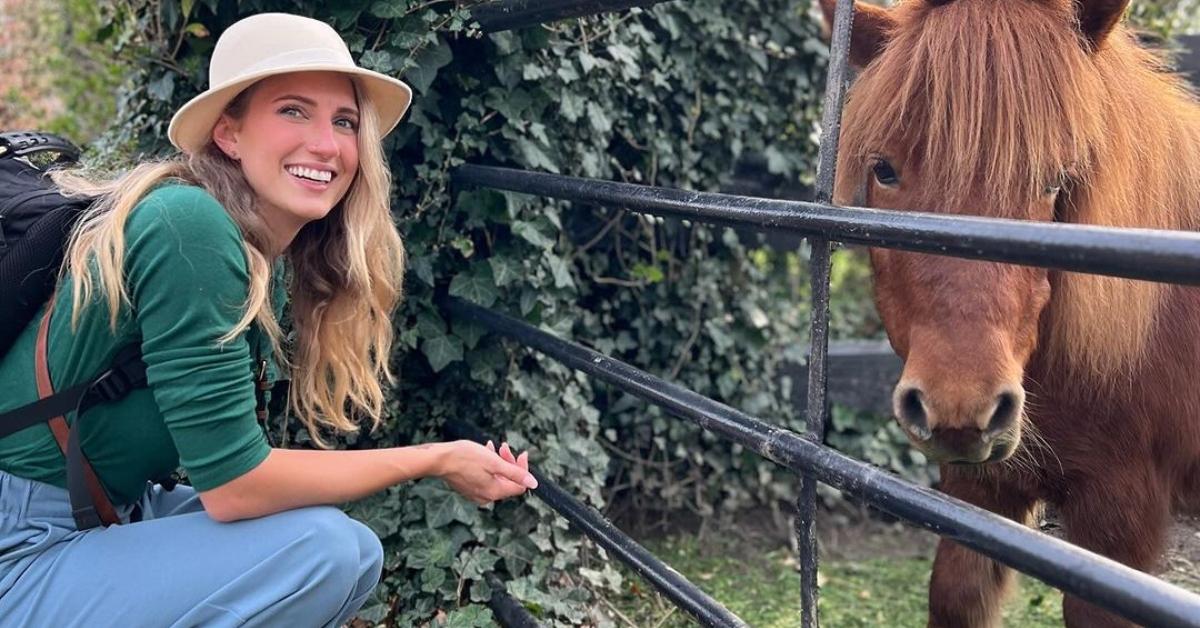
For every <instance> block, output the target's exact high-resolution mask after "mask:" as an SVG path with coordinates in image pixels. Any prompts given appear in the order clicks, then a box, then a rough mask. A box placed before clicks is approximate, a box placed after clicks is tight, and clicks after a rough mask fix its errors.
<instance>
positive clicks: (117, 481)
mask: <svg viewBox="0 0 1200 628" xmlns="http://www.w3.org/2000/svg"><path fill="white" fill-rule="evenodd" d="M210 84H211V87H210V88H209V90H208V91H206V92H204V93H202V94H200V95H199V96H197V97H196V98H195V99H193V100H192V101H191V102H189V103H187V105H185V106H184V107H182V108H181V109H180V110H179V112H178V113H177V114H176V115H175V117H174V118H173V119H172V122H171V127H170V131H169V135H170V138H171V141H172V142H173V143H174V144H175V146H177V147H178V148H180V149H181V151H182V154H181V155H178V156H176V157H173V158H171V159H168V160H166V161H162V162H156V163H148V164H143V165H141V166H138V167H137V168H135V169H133V170H132V171H130V172H129V173H127V174H125V175H123V176H121V177H119V178H117V179H115V180H110V181H102V180H93V179H91V178H88V177H87V176H84V175H81V174H79V173H74V172H66V171H63V172H58V173H55V174H54V178H55V181H56V182H57V183H58V184H59V185H60V186H61V188H62V189H63V190H64V191H66V192H67V193H71V194H78V195H83V196H87V197H91V198H94V199H95V201H94V203H93V204H92V206H91V207H90V209H88V210H87V211H86V212H85V213H84V215H83V217H82V219H81V220H80V222H79V224H78V226H77V227H76V228H75V230H74V231H73V233H72V234H71V239H70V243H69V246H68V251H67V263H66V264H64V266H63V272H62V275H61V277H60V280H59V284H58V286H57V288H56V291H55V294H56V297H55V298H54V299H52V300H51V301H50V303H48V304H47V305H46V306H45V307H44V308H43V311H42V313H41V315H39V316H38V319H37V320H35V321H33V322H32V323H31V324H30V325H29V326H28V328H27V329H25V330H24V331H23V332H22V335H21V336H20V337H19V338H18V340H17V341H16V343H15V344H14V345H13V349H12V350H10V351H9V352H8V353H7V354H5V355H4V356H3V359H0V412H4V411H6V410H9V409H12V408H16V407H21V406H24V405H27V404H30V403H32V402H34V401H36V400H37V399H39V398H40V397H44V396H46V395H47V394H49V391H48V389H51V390H52V389H53V388H54V387H57V388H58V389H59V390H62V389H64V388H67V387H71V386H74V385H76V384H78V383H79V382H83V381H89V380H91V379H92V378H93V377H94V376H95V375H96V374H97V373H98V372H100V371H101V370H103V369H104V368H105V367H106V366H107V365H108V364H109V362H111V360H112V358H113V355H114V354H115V353H117V352H118V351H125V350H126V349H127V348H129V347H133V348H136V349H137V351H138V352H139V353H140V355H141V357H142V360H143V361H144V363H145V372H146V382H147V387H146V388H142V389H137V390H134V391H132V392H131V393H129V394H128V395H127V396H125V397H124V398H122V399H120V400H118V401H115V402H108V403H99V404H97V405H95V406H93V407H89V408H88V409H87V410H85V411H83V412H81V413H78V415H76V413H72V414H71V415H68V416H67V417H66V419H67V421H66V423H65V424H63V425H64V426H65V427H64V428H63V430H64V431H66V430H72V431H75V432H76V433H77V434H78V435H79V438H80V440H81V442H82V451H83V453H84V454H85V456H86V457H87V459H88V460H89V461H90V465H91V466H90V467H89V472H90V471H91V470H94V476H95V477H94V478H93V479H94V481H95V482H94V484H95V488H94V489H93V492H92V495H93V499H94V500H95V501H96V502H97V503H96V504H95V506H96V508H97V511H98V512H100V513H101V514H102V516H103V518H104V523H105V524H108V525H113V527H112V528H110V529H108V530H105V529H103V528H88V527H87V526H84V525H81V524H77V523H76V522H75V521H76V520H75V519H74V518H73V516H72V503H71V499H70V498H69V497H68V493H67V491H66V490H64V487H65V484H66V473H65V470H64V459H63V456H62V454H61V448H62V444H61V443H62V442H63V436H62V435H61V434H59V432H58V430H57V428H52V427H51V426H50V425H47V424H38V425H34V426H32V427H29V428H27V429H25V430H22V431H19V432H16V433H14V434H12V435H10V436H7V437H5V438H2V439H0V515H2V516H0V616H3V617H5V619H6V621H11V622H12V623H14V624H22V625H26V624H28V625H82V624H87V623H95V622H97V621H98V622H99V623H102V624H112V625H212V624H219V625H243V624H254V625H327V626H336V625H340V624H341V623H343V622H344V621H346V620H347V619H348V618H349V617H351V616H352V615H353V614H354V612H355V611H356V610H357V609H358V608H359V607H360V606H361V605H362V604H363V602H364V601H365V600H366V598H367V596H368V594H369V593H370V592H371V590H372V589H373V588H374V586H375V584H376V582H377V581H378V578H379V574H380V569H381V563H382V548H381V547H380V543H379V540H378V539H377V538H376V537H375V535H374V534H373V533H372V532H371V530H370V529H368V528H367V527H366V526H364V525H362V524H360V523H358V522H356V521H353V520H351V519H349V518H348V517H346V516H345V515H344V514H343V513H342V512H341V511H340V510H338V509H336V508H331V507H329V505H331V504H341V503H344V502H347V501H352V500H356V499H359V498H362V497H365V496H367V495H370V494H372V493H375V492H377V491H380V490H382V489H384V488H387V487H389V486H391V485H394V484H397V483H400V482H404V481H407V480H412V479H416V478H421V477H430V476H436V477H440V478H442V479H443V480H445V481H446V482H447V483H448V484H449V485H450V486H451V487H452V488H454V489H455V490H457V491H459V492H460V493H462V494H463V495H465V496H466V497H468V498H469V499H472V500H473V501H475V502H477V503H479V504H486V503H488V502H491V501H494V500H497V499H503V498H506V497H512V496H516V495H520V494H522V493H524V491H525V490H526V489H527V488H533V487H535V486H536V481H535V480H534V479H533V477H532V476H531V475H530V474H529V472H528V456H527V455H526V454H521V455H520V456H519V457H518V456H516V455H514V453H513V452H512V451H511V450H510V449H509V447H508V446H507V444H502V445H501V447H500V448H499V450H496V449H495V448H493V447H492V446H491V444H489V445H488V446H486V447H485V446H480V445H478V444H475V443H472V442H469V441H459V442H453V443H434V444H429V445H422V446H414V447H399V448H389V449H379V450H374V451H298V450H286V449H277V448H272V447H271V446H270V445H269V444H268V443H267V441H266V438H265V435H264V433H263V431H262V429H261V428H260V426H259V425H258V424H257V423H256V422H255V418H256V412H255V409H256V405H261V402H260V401H259V400H256V380H257V381H262V380H263V379H265V378H266V377H267V375H268V374H269V373H268V372H275V371H278V370H280V369H281V368H282V369H287V370H290V375H291V378H292V381H293V385H292V391H293V392H292V395H291V399H290V402H291V407H292V410H293V411H294V413H295V415H296V416H298V417H299V419H300V420H301V421H302V422H303V423H304V425H305V427H306V428H307V429H308V432H309V434H310V435H311V436H312V438H313V440H314V441H315V442H316V443H317V444H318V445H323V444H324V439H323V435H325V436H327V435H329V434H338V433H344V432H350V431H353V430H356V429H358V422H357V421H356V420H355V417H365V418H367V419H369V420H370V421H371V422H372V426H375V425H378V424H379V423H380V421H381V420H382V414H383V390H382V383H381V382H382V381H390V380H391V379H392V374H391V371H390V370H389V367H388V362H387V359H388V356H389V355H390V348H391V343H392V331H391V321H390V318H389V317H390V315H391V313H392V311H393V309H394V308H395V307H396V305H397V303H398V302H399V299H400V295H401V280H402V276H403V271H404V249H403V246H402V243H401V241H400V237H399V235H398V233H397V230H396V227H395V225H394V224H393V221H392V216H391V213H390V209H389V194H390V178H389V176H388V170H387V166H386V163H385V161H384V158H383V153H382V150H381V147H380V139H381V138H382V137H383V136H384V135H385V134H387V133H388V132H389V131H390V130H391V129H392V128H394V127H395V126H396V124H397V123H398V122H399V120H400V118H401V117H402V116H403V115H404V112H405V110H406V109H407V106H408V102H409V99H410V95H411V92H410V91H409V89H408V87H407V86H406V85H405V84H403V83H402V82H400V81H398V80H396V79H393V78H390V77H387V76H384V75H381V74H377V73H375V72H370V71H367V70H363V69H361V68H358V67H357V66H356V65H355V64H354V62H353V60H352V59H351V57H350V54H349V52H348V50H347V49H346V46H345V44H344V43H343V42H342V40H341V39H340V38H339V37H338V35H337V34H336V32H335V31H333V29H331V28H330V27H329V26H327V25H326V24H323V23H321V22H317V21H315V20H311V19H308V18H302V17H299V16H294V15H285V14H262V15H258V16H254V17H251V18H247V19H245V20H242V21H240V22H238V23H236V24H234V25H233V26H231V27H230V28H229V29H228V30H227V31H226V32H225V33H224V34H223V35H222V36H221V39H220V40H219V41H218V42H217V46H216V48H215V50H214V52H213V58H212V62H211V66H210ZM285 273H286V274H287V275H288V280H287V281H285V280H284V276H285ZM289 297H290V302H291V308H292V320H293V322H294V326H295V332H296V340H295V342H294V347H293V348H292V351H291V352H290V355H288V354H285V351H284V350H283V348H282V341H281V336H282V333H281V330H280V327H279V324H278V322H277V321H278V320H279V319H280V318H281V316H282V313H283V307H284V304H285V302H286V301H288V300H289ZM268 356H273V357H274V360H271V359H269V357H268ZM35 365H36V368H35ZM35 372H37V373H38V376H37V377H36V378H35V377H33V375H34V373H35ZM35 379H36V381H35ZM178 467H182V468H183V469H184V470H185V471H186V473H187V476H188V478H189V480H190V482H191V486H190V487H182V486H181V487H177V488H175V489H174V490H167V489H164V488H163V487H161V486H156V485H153V484H151V483H150V481H151V480H152V479H155V478H162V477H164V476H166V475H167V474H169V473H170V472H172V471H174V470H175V469H176V468H178ZM115 524H121V525H115ZM166 555H170V556H172V557H173V563H172V566H171V567H172V568H171V569H146V568H145V566H146V565H148V564H156V563H158V562H161V560H162V557H163V556H166ZM114 557H116V559H115V560H114ZM79 574H87V576H88V577H89V578H100V579H102V580H103V581H104V582H107V583H109V586H106V587H103V588H81V587H72V586H71V584H72V582H74V579H76V578H78V577H79ZM59 589H70V590H72V591H74V593H73V594H72V595H71V596H70V598H69V600H64V598H62V597H61V596H46V595H43V592H45V591H49V590H59ZM148 600H149V602H147V601H148Z"/></svg>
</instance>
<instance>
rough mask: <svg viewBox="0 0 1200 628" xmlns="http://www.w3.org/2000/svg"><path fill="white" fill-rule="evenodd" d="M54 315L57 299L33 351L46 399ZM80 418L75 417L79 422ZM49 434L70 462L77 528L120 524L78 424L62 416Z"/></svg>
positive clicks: (48, 309) (51, 388) (51, 386)
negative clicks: (85, 450) (83, 446)
mask: <svg viewBox="0 0 1200 628" xmlns="http://www.w3.org/2000/svg"><path fill="white" fill-rule="evenodd" d="M53 312H54V299H53V298H52V299H50V302H49V303H47V304H46V313H45V314H43V315H42V321H41V323H40V324H39V325H38V337H37V348H36V349H35V350H34V364H35V369H36V375H37V387H38V396H40V397H42V398H45V397H48V396H50V395H52V394H54V384H53V383H52V382H51V381H50V368H49V364H48V360H47V357H48V353H49V337H50V315H51V314H52V313H53ZM78 420H79V415H78V414H77V415H76V422H78ZM49 423H50V431H51V432H53V433H54V440H56V441H58V447H59V449H61V450H62V452H63V455H64V456H66V459H67V492H68V493H70V495H71V514H72V515H73V516H74V518H75V528H76V529H78V530H88V529H91V528H95V527H98V526H100V525H101V524H104V525H112V524H114V523H118V522H119V521H120V519H119V518H118V517H117V513H116V510H114V509H113V505H112V502H110V501H109V499H108V494H106V493H105V492H104V487H102V486H101V485H100V479H99V478H97V477H96V472H95V471H93V470H92V465H91V463H89V462H88V461H87V458H85V457H84V455H83V451H82V450H81V449H80V447H79V425H76V426H75V429H70V428H69V427H68V426H67V421H66V419H64V418H63V415H61V414H60V415H58V416H55V417H52V418H51V419H50V420H49Z"/></svg>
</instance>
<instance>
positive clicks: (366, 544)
mask: <svg viewBox="0 0 1200 628" xmlns="http://www.w3.org/2000/svg"><path fill="white" fill-rule="evenodd" d="M138 506H139V508H140V511H141V513H140V515H141V521H138V522H136V523H130V524H127V525H119V526H112V527H110V528H107V529H105V528H96V529H92V530H88V531H86V532H79V531H78V530H76V529H75V523H74V521H73V520H72V519H71V508H70V498H69V497H68V496H67V492H66V491H65V490H63V489H61V488H58V487H56V486H52V485H49V484H44V483H41V482H34V481H31V480H26V479H22V478H19V477H16V476H14V475H11V474H8V473H5V472H3V471H0V625H4V626H54V627H59V626H85V625H86V626H89V627H92V626H147V627H158V626H163V627H165V626H180V627H183V626H288V627H289V628H290V627H292V626H314V627H315V626H340V625H341V624H342V623H343V622H345V621H347V620H349V619H350V618H351V617H352V616H353V615H354V613H355V611H357V610H358V609H359V608H360V607H361V606H362V605H363V603H364V602H365V601H366V599H367V597H368V596H369V595H370V593H371V590H372V589H374V587H375V585H376V583H378V581H379V574H380V569H381V567H382V564H383V548H382V547H381V545H380V543H379V539H378V537H376V536H375V534H374V533H373V532H372V531H371V530H370V529H369V528H367V527H366V526H364V525H363V524H361V523H359V522H357V521H354V520H353V519H350V518H349V517H347V516H346V515H345V514H344V513H343V512H342V511H340V510H338V509H336V508H332V507H315V508H301V509H297V510H291V511H287V512H282V513H278V514H275V515H271V516H268V517H262V518H259V519H250V520H244V521H236V522H233V523H220V522H217V521H214V520H213V519H211V518H209V516H208V514H207V513H205V512H204V507H203V506H202V505H201V503H200V499H199V497H198V496H197V495H196V493H195V491H193V490H192V489H190V488H188V487H186V486H179V487H176V488H175V490H174V491H164V490H162V487H159V486H155V487H153V488H149V489H148V490H147V491H146V493H145V495H143V497H142V500H141V503H140V504H138ZM122 510H124V511H126V512H124V513H123V515H124V518H126V519H127V518H128V517H129V514H130V511H132V509H131V508H124V509H122Z"/></svg>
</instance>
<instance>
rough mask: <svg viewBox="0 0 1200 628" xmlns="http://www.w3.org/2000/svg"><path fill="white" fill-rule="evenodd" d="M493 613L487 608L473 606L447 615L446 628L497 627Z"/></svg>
mask: <svg viewBox="0 0 1200 628" xmlns="http://www.w3.org/2000/svg"><path fill="white" fill-rule="evenodd" d="M495 621H496V620H495V618H494V617H493V616H492V611H491V609H489V608H488V607H486V606H482V605H479V604H472V605H470V606H465V607H463V608H459V609H456V610H453V611H451V612H450V613H449V614H447V615H446V623H444V624H442V625H443V626H445V628H488V627H489V626H494V625H495Z"/></svg>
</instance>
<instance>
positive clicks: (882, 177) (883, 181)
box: [871, 159, 900, 186]
mask: <svg viewBox="0 0 1200 628" xmlns="http://www.w3.org/2000/svg"><path fill="white" fill-rule="evenodd" d="M871 171H872V172H874V173H875V180H876V181H878V182H879V184H880V185H887V186H892V185H896V184H898V183H900V179H899V177H897V176H896V169H895V168H892V164H889V163H888V162H887V161H886V160H883V159H877V160H876V161H875V163H874V165H872V166H871Z"/></svg>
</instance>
